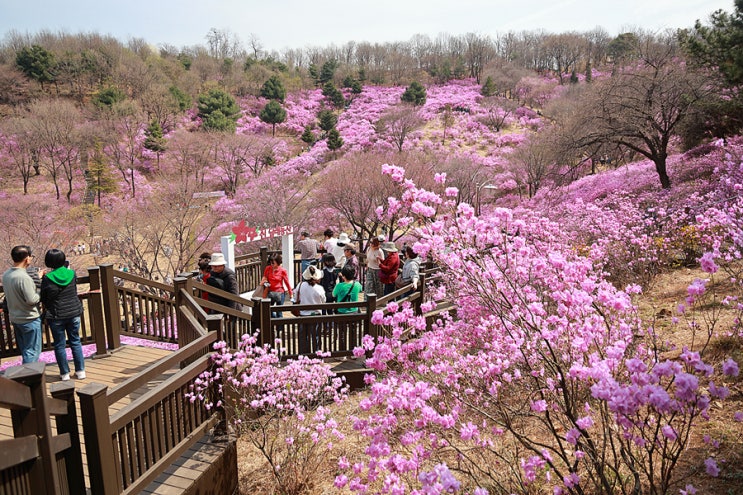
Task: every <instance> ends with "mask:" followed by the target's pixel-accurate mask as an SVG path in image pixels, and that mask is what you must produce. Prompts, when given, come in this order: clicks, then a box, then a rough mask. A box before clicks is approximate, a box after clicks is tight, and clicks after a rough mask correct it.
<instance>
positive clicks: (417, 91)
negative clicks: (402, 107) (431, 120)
mask: <svg viewBox="0 0 743 495" xmlns="http://www.w3.org/2000/svg"><path fill="white" fill-rule="evenodd" d="M400 99H401V100H402V101H405V102H407V103H412V104H413V105H415V106H421V105H423V104H425V103H426V88H424V87H423V85H422V84H421V83H419V82H418V81H413V82H411V83H410V86H408V89H406V90H405V92H404V93H403V94H402V96H401V97H400Z"/></svg>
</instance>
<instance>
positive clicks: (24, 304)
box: [3, 246, 41, 363]
mask: <svg viewBox="0 0 743 495" xmlns="http://www.w3.org/2000/svg"><path fill="white" fill-rule="evenodd" d="M10 256H11V258H13V267H12V268H10V269H9V270H8V271H6V272H5V273H3V289H4V290H5V301H6V302H7V304H8V316H9V317H10V322H11V323H12V324H13V330H14V331H15V339H16V342H17V343H18V348H19V349H20V351H21V357H22V358H23V363H34V362H36V361H38V360H39V354H41V313H40V312H39V293H38V291H37V288H36V285H35V284H34V281H33V279H31V277H30V276H29V274H28V273H27V272H26V268H28V267H29V266H30V265H31V262H32V261H33V258H34V255H33V253H32V252H31V248H30V247H28V246H16V247H14V248H13V249H12V250H11V251H10Z"/></svg>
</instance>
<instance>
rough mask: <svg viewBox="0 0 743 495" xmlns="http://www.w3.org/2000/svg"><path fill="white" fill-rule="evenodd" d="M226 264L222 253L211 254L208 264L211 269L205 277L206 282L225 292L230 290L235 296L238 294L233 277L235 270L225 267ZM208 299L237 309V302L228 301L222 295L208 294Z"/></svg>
mask: <svg viewBox="0 0 743 495" xmlns="http://www.w3.org/2000/svg"><path fill="white" fill-rule="evenodd" d="M226 265H227V262H226V261H225V259H224V255H223V254H222V253H214V254H212V258H211V261H210V262H209V266H210V267H211V268H212V270H211V272H210V273H209V278H208V279H207V281H206V283H207V285H209V286H211V287H214V288H217V289H221V290H223V291H226V292H231V293H233V294H235V295H236V296H237V295H240V293H239V292H238V288H237V278H236V277H235V272H233V271H232V270H231V269H229V268H227V266H226ZM209 300H210V301H212V302H215V303H217V304H221V305H222V306H227V307H229V308H232V309H237V304H238V303H237V302H235V301H230V300H228V299H226V298H224V297H219V296H216V295H214V294H210V295H209Z"/></svg>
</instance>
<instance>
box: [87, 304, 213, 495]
mask: <svg viewBox="0 0 743 495" xmlns="http://www.w3.org/2000/svg"><path fill="white" fill-rule="evenodd" d="M184 297H185V298H188V297H190V296H188V295H187V294H184ZM190 307H191V308H194V307H195V304H194V303H193V301H192V302H191V303H190ZM178 313H179V314H178V320H179V323H180V324H181V325H183V326H184V327H186V329H184V333H188V334H189V335H199V337H198V338H196V339H195V340H194V341H192V342H190V343H189V344H187V345H185V346H184V347H183V348H182V349H180V350H179V351H177V352H175V353H174V354H173V355H171V356H168V357H165V358H163V359H161V360H160V361H158V362H156V363H155V364H153V365H152V366H150V367H149V368H148V369H147V370H146V371H144V372H143V373H141V374H139V375H137V376H136V377H133V378H131V379H129V380H128V381H126V382H124V383H122V384H121V385H119V386H117V387H116V388H114V389H112V390H110V391H109V390H108V387H106V386H105V385H101V384H97V383H91V384H90V385H86V386H85V387H84V388H83V389H81V390H80V391H78V396H79V398H80V409H81V411H82V421H83V431H84V434H85V446H86V454H87V459H88V472H89V475H90V483H91V489H92V492H93V493H96V494H101V495H113V494H119V493H124V494H130V493H139V492H140V491H141V490H142V489H143V488H144V487H146V486H147V485H148V484H149V483H150V482H152V480H154V479H155V478H156V477H157V476H159V475H160V474H161V473H162V472H163V471H164V470H165V468H167V467H168V466H170V465H171V464H172V463H173V462H174V461H175V460H176V459H178V457H180V456H181V455H182V454H183V453H184V452H185V451H186V450H188V449H189V447H191V446H192V445H193V444H194V443H196V441H198V440H199V439H200V438H201V437H202V436H204V435H205V434H206V433H207V432H208V430H209V429H210V428H211V427H213V426H214V425H215V424H216V423H217V422H218V420H219V419H221V411H220V410H218V409H213V410H211V411H209V410H207V409H206V408H205V407H204V405H203V404H202V403H200V402H199V401H196V402H194V403H192V402H191V401H190V400H189V399H188V398H186V396H185V394H186V392H188V391H189V388H190V386H191V385H192V384H193V383H194V382H195V380H197V379H198V377H199V375H200V374H201V373H202V372H204V371H207V370H208V369H209V367H210V359H209V356H208V353H209V351H210V348H211V345H212V344H213V343H214V342H216V341H217V340H219V339H220V338H221V329H220V328H219V322H220V320H221V318H219V319H212V320H211V321H212V322H216V324H215V325H214V326H215V327H216V328H214V331H209V329H207V328H204V327H203V326H202V325H201V323H200V321H199V319H198V318H197V316H196V315H195V314H194V313H193V312H192V311H191V309H189V305H184V306H182V307H180V308H179V309H178ZM174 366H179V367H181V368H182V369H181V370H180V371H178V372H177V373H175V374H174V375H172V376H171V377H170V378H168V379H166V380H165V381H164V382H163V383H162V384H161V385H160V386H158V387H157V388H156V389H153V390H151V391H149V392H147V393H145V394H144V395H142V396H140V397H139V398H137V399H136V400H134V401H132V402H131V403H130V404H128V405H127V406H125V407H124V408H123V409H121V410H119V411H118V412H117V413H116V414H114V415H113V416H109V406H111V405H112V404H114V403H115V402H117V401H119V400H120V399H122V398H124V397H126V396H128V395H129V394H131V393H132V392H134V391H135V390H137V389H139V388H140V387H142V386H143V385H145V384H147V383H148V382H149V381H151V380H154V379H156V378H158V377H159V376H160V375H162V374H163V373H164V372H165V371H167V370H170V369H172V368H173V367H174Z"/></svg>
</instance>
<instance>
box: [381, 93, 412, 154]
mask: <svg viewBox="0 0 743 495" xmlns="http://www.w3.org/2000/svg"><path fill="white" fill-rule="evenodd" d="M423 122H424V121H423V119H421V118H420V117H419V116H418V111H417V110H416V109H415V107H414V106H412V105H407V104H406V105H402V106H401V107H399V108H395V109H393V110H392V111H390V112H389V113H387V114H385V115H383V116H382V117H381V118H380V119H379V121H377V125H376V128H377V134H379V135H380V136H383V137H384V138H386V139H389V140H390V141H392V142H393V143H394V144H395V146H397V151H398V152H402V148H403V145H404V144H405V140H406V139H407V138H408V136H409V135H410V133H411V132H413V131H414V130H416V129H417V128H419V127H420V126H422V125H423Z"/></svg>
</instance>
